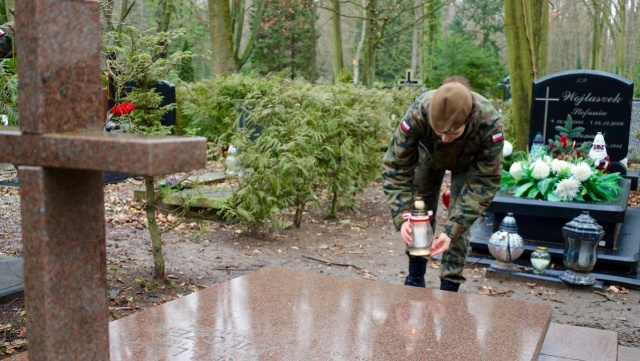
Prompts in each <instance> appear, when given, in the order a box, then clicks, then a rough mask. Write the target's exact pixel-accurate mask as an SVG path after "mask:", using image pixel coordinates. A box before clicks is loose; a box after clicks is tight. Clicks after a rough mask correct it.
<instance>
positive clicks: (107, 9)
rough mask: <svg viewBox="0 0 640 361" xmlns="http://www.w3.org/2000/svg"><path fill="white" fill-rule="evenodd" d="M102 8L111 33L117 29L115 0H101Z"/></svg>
mask: <svg viewBox="0 0 640 361" xmlns="http://www.w3.org/2000/svg"><path fill="white" fill-rule="evenodd" d="M5 1H6V0H5ZM8 3H9V1H6V4H7V6H8ZM7 9H8V8H7ZM100 10H101V11H102V17H103V18H104V32H106V33H110V32H112V31H113V30H115V28H114V27H113V0H103V1H101V2H100ZM7 14H9V11H7Z"/></svg>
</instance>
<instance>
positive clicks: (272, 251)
mask: <svg viewBox="0 0 640 361" xmlns="http://www.w3.org/2000/svg"><path fill="white" fill-rule="evenodd" d="M216 168H218V167H217V166H216V165H215V164H211V166H210V168H209V170H212V169H216ZM202 172H204V171H202ZM142 187H143V184H142V181H140V180H127V181H125V182H121V183H119V184H116V185H108V186H106V187H105V204H106V217H107V257H108V262H107V263H108V264H107V267H108V273H107V274H108V282H109V293H110V297H111V304H110V306H111V307H110V312H111V318H112V319H115V318H120V317H123V316H125V315H127V314H130V313H133V312H136V311H138V310H140V309H143V308H146V307H149V306H153V305H154V304H159V303H164V302H166V301H168V300H170V299H173V298H175V297H177V296H178V295H181V294H187V293H190V292H193V291H195V290H198V289H200V288H202V287H206V286H210V285H213V284H216V283H219V282H224V281H227V280H230V279H232V278H235V277H239V276H241V275H244V274H246V273H248V272H251V271H253V270H257V269H260V268H262V267H267V266H275V267H283V268H289V269H295V270H305V271H312V272H318V273H326V274H332V275H338V276H344V277H351V278H362V279H367V280H372V281H377V282H390V283H394V284H402V283H403V281H404V277H405V276H406V273H405V272H406V266H407V259H406V256H405V254H404V244H403V242H402V241H401V240H400V237H399V234H397V233H396V232H395V230H394V228H393V224H392V222H391V219H390V216H389V213H388V209H387V206H386V204H385V203H384V200H383V195H382V192H381V190H380V186H379V185H378V184H374V185H372V186H371V187H370V188H368V189H366V190H365V191H364V192H362V194H360V195H359V197H358V200H359V209H360V212H359V213H357V214H352V215H345V214H341V215H340V218H339V219H332V220H328V219H324V218H323V217H322V212H317V211H316V210H310V211H309V212H308V213H305V214H304V218H303V225H302V227H301V228H299V229H291V230H287V231H284V232H282V233H281V234H278V235H273V236H270V237H269V236H267V235H265V234H257V235H251V234H245V233H243V232H241V231H240V230H239V229H238V228H237V227H235V226H234V225H227V224H224V223H222V222H215V221H187V222H186V223H182V224H181V225H179V226H177V227H175V226H176V224H177V223H174V222H175V221H176V220H175V219H174V218H173V217H172V216H166V215H161V216H160V221H161V226H164V227H170V226H173V227H175V228H174V229H173V230H172V231H170V232H167V233H165V234H164V244H165V246H164V254H165V261H166V273H167V277H168V279H169V280H170V281H171V282H172V284H173V286H167V285H165V284H162V283H158V282H153V281H152V280H151V276H150V275H151V267H152V264H151V262H152V259H151V253H150V247H149V245H150V243H149V236H148V233H147V231H146V228H145V218H144V213H143V212H142V208H141V204H139V203H137V202H135V201H134V200H133V190H134V189H139V188H142ZM19 216H20V212H19V191H17V190H8V189H6V188H0V252H2V253H4V254H8V255H20V254H21V242H20V234H21V231H20V218H19ZM435 268H437V262H432V263H431V264H430V266H429V271H428V272H427V287H428V288H433V289H437V288H438V287H439V279H438V278H437V269H435ZM465 276H466V277H467V279H468V282H467V283H465V284H464V285H463V286H462V287H461V288H460V291H461V292H465V293H469V294H482V295H486V296H487V297H505V298H512V299H518V300H523V301H528V302H533V303H541V304H547V305H550V306H552V307H553V309H554V311H553V315H552V317H553V319H552V322H557V323H568V324H572V325H579V326H585V327H592V328H599V329H607V330H613V331H616V332H618V334H619V343H620V344H621V345H624V346H631V347H640V292H639V291H636V290H627V289H625V288H623V287H620V286H618V287H616V286H615V285H613V287H610V285H607V286H606V287H605V290H604V291H601V292H598V293H596V292H594V290H592V289H584V290H582V289H572V288H566V287H561V286H560V287H549V286H540V285H536V284H534V283H528V282H522V281H514V280H506V281H502V280H497V279H493V278H487V277H486V276H485V268H484V267H481V266H468V267H467V269H466V270H465ZM21 307H23V303H22V301H21V300H17V301H15V302H13V303H12V304H10V305H8V306H7V305H3V306H2V308H0V326H2V325H6V324H12V325H11V326H10V327H9V328H8V329H5V330H4V334H3V333H0V345H2V340H3V337H4V339H5V340H6V341H7V342H9V341H15V340H21V339H23V338H22V337H24V330H23V329H22V327H24V323H22V324H21V323H20V322H19V319H20V317H19V316H20V313H21V312H23V309H22V308H21ZM22 318H24V317H22ZM523 322H524V321H523ZM3 350H4V351H6V347H5V348H4V349H3V348H2V347H1V346H0V358H2V356H1V355H2V352H3ZM10 350H11V349H10ZM22 350H24V347H18V348H16V349H15V350H14V352H20V351H22Z"/></svg>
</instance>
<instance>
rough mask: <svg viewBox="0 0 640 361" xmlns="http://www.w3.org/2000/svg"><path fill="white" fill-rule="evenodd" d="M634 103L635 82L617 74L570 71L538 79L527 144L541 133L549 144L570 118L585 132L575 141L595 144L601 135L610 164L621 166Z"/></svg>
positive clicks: (626, 147) (535, 82) (624, 155)
mask: <svg viewBox="0 0 640 361" xmlns="http://www.w3.org/2000/svg"><path fill="white" fill-rule="evenodd" d="M632 102H633V82H631V81H630V80H628V79H625V78H622V77H619V76H617V75H615V74H610V73H606V72H602V71H595V70H569V71H564V72H560V73H555V74H551V75H548V76H545V77H542V78H539V79H536V80H535V81H534V82H533V99H532V101H531V123H530V127H529V143H528V144H529V145H531V144H532V143H533V137H535V135H536V134H537V133H538V132H540V133H542V135H543V139H544V141H545V144H546V143H547V141H548V139H553V138H554V136H555V135H558V132H557V131H556V130H555V127H556V126H557V125H564V123H565V121H566V120H567V115H571V117H572V119H573V125H574V126H581V127H584V128H585V131H584V132H583V133H582V134H581V135H580V137H579V139H576V141H577V142H578V143H582V142H585V141H593V139H594V138H595V136H596V134H597V133H598V132H602V134H603V135H604V137H605V140H606V142H607V153H608V154H609V156H610V157H611V162H612V163H619V162H620V161H621V160H623V159H624V158H625V157H627V153H628V152H629V132H630V127H631V105H632ZM618 169H619V168H616V169H615V170H614V171H617V170H618Z"/></svg>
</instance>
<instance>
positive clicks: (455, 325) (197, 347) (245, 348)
mask: <svg viewBox="0 0 640 361" xmlns="http://www.w3.org/2000/svg"><path fill="white" fill-rule="evenodd" d="M550 319H551V307H550V306H549V305H543V304H529V303H525V302H521V301H516V300H509V299H500V300H498V299H495V298H491V297H485V296H479V295H474V294H465V293H453V292H445V291H439V290H429V289H423V288H418V287H407V286H403V285H394V284H390V283H386V282H371V281H368V280H364V279H352V278H347V277H336V276H330V275H321V274H318V273H312V272H301V271H294V270H286V269H281V268H264V269H261V270H259V271H256V272H253V273H250V274H248V275H244V276H241V277H238V278H235V279H233V280H231V281H228V282H224V283H220V284H216V285H214V286H211V287H208V288H206V289H204V290H201V291H199V292H195V293H192V294H190V295H188V296H185V297H181V298H179V299H177V300H174V301H171V302H167V303H165V304H163V305H160V306H158V307H154V308H151V309H147V310H144V311H141V312H138V313H136V314H133V315H131V316H128V317H124V318H121V319H119V320H116V321H113V322H111V323H110V324H109V329H110V331H111V332H110V343H111V360H112V361H133V360H171V361H180V360H194V361H200V360H220V361H222V360H296V361H298V360H361V361H378V360H385V361H386V360H389V361H390V360H435V359H437V360H479V359H481V360H537V359H538V356H539V354H540V350H541V346H542V343H543V340H545V336H546V333H547V330H548V329H549V325H550ZM522 320H526V322H521V321H522Z"/></svg>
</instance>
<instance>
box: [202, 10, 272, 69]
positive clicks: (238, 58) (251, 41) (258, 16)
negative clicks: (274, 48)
mask: <svg viewBox="0 0 640 361" xmlns="http://www.w3.org/2000/svg"><path fill="white" fill-rule="evenodd" d="M209 1H212V0H209ZM252 6H256V10H255V12H254V13H253V22H252V25H251V29H250V33H249V37H248V39H247V43H246V45H245V48H244V51H242V52H241V51H240V39H242V29H243V28H242V24H240V25H239V26H236V27H235V30H234V31H238V32H239V34H236V38H237V46H238V48H237V49H236V48H234V56H233V62H234V67H235V69H236V71H238V72H239V71H240V69H242V67H243V66H244V64H245V63H246V62H247V60H249V57H250V56H251V52H253V47H254V45H255V39H257V37H258V34H259V33H260V29H262V26H261V23H262V16H263V14H264V11H265V9H266V7H267V0H255V1H253V5H252ZM239 16H240V15H234V18H236V22H237V21H238V20H237V18H238V17H239ZM242 18H244V14H242ZM243 22H244V21H243ZM240 54H242V55H240Z"/></svg>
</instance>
